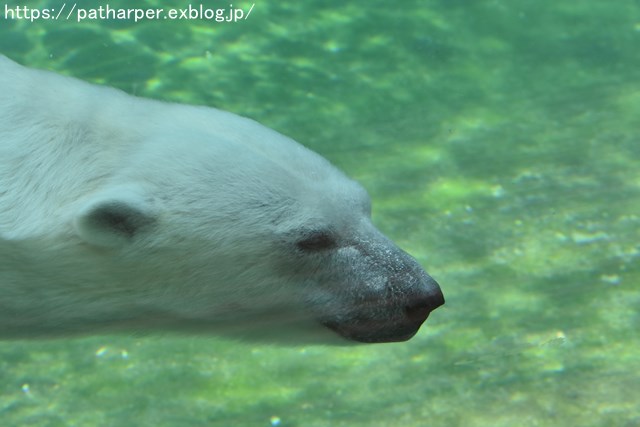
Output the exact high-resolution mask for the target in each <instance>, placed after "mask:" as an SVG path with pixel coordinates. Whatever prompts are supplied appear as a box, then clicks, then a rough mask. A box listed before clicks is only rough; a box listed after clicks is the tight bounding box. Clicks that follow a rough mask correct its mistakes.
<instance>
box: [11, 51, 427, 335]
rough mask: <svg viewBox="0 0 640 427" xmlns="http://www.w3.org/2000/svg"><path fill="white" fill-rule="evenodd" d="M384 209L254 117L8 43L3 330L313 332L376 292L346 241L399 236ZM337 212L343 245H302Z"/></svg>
mask: <svg viewBox="0 0 640 427" xmlns="http://www.w3.org/2000/svg"><path fill="white" fill-rule="evenodd" d="M369 210H370V207H369V199H368V197H367V195H366V192H365V191H364V190H363V189H362V188H361V187H360V186H359V185H358V184H357V183H355V182H354V181H352V180H350V179H348V178H347V177H345V176H344V175H343V174H342V173H340V172H339V171H338V170H336V169H335V168H334V167H332V166H331V165H330V164H329V163H328V162H327V161H326V160H324V159H323V158H321V157H320V156H318V155H316V154H315V153H313V152H311V151H309V150H307V149H306V148H304V147H302V146H301V145H299V144H297V143H296V142H294V141H292V140H291V139H289V138H286V137H284V136H282V135H280V134H278V133H276V132H274V131H272V130H269V129H267V128H265V127H263V126H261V125H259V124H258V123H256V122H254V121H252V120H249V119H246V118H242V117H239V116H237V115H234V114H231V113H227V112H223V111H220V110H216V109H213V108H207V107H196V106H187V105H177V104H169V103H162V102H158V101H152V100H146V99H140V98H135V97H132V96H129V95H127V94H125V93H123V92H120V91H118V90H115V89H110V88H106V87H99V86H94V85H90V84H87V83H84V82H81V81H79V80H75V79H72V78H67V77H63V76H60V75H56V74H53V73H50V72H46V71H39V70H33V69H28V68H25V67H22V66H20V65H18V64H16V63H14V62H12V61H10V60H9V59H7V58H5V57H2V56H0V337H3V336H4V337H12V336H16V337H29V336H38V335H43V336H49V335H56V334H59V333H63V334H65V333H75V332H93V331H101V330H107V331H109V330H114V329H121V328H127V329H132V328H133V329H149V328H154V329H173V328H178V329H184V328H187V329H195V330H198V329H202V330H215V331H219V332H221V333H225V334H229V335H234V336H235V335H239V336H240V335H247V334H248V335H251V333H247V331H248V330H257V331H259V332H257V333H255V334H253V335H254V336H255V335H261V334H267V336H270V334H271V333H273V334H274V335H276V336H279V337H280V338H282V337H284V338H285V339H287V337H292V338H291V339H292V340H294V341H296V340H298V339H301V338H302V339H304V340H307V338H309V337H310V336H311V335H312V331H313V333H315V332H319V331H325V328H323V327H319V326H318V327H316V326H317V325H318V323H317V320H318V319H319V318H323V316H325V314H326V313H329V314H330V316H329V317H331V318H335V319H338V318H344V317H349V316H348V314H346V313H348V312H349V310H350V309H349V305H350V304H353V301H354V300H356V299H357V298H358V295H361V293H362V292H365V291H361V290H359V289H358V287H359V286H361V287H366V286H367V285H366V283H365V284H364V285H363V283H364V281H363V280H361V278H354V277H349V276H351V275H354V274H355V275H358V274H360V273H359V272H357V271H356V272H355V273H354V272H353V271H350V267H349V265H354V263H353V262H351V261H349V262H346V261H345V262H346V264H345V262H343V261H341V260H340V259H341V258H340V257H341V256H344V257H345V259H350V258H349V257H351V256H353V254H351V253H349V254H347V252H344V254H345V255H340V251H346V250H347V248H348V247H350V246H353V245H352V244H351V243H350V242H355V241H361V242H367V241H369V239H371V240H375V241H382V240H380V239H384V238H383V237H381V236H380V235H379V233H378V232H377V231H376V230H375V229H374V228H373V226H371V224H370V222H369ZM323 227H324V228H326V229H331V230H332V231H334V232H335V234H336V235H337V236H340V237H339V241H340V242H341V244H340V246H339V247H336V248H334V250H332V251H330V255H329V252H328V251H317V253H311V254H304V253H301V251H300V250H298V249H296V242H297V241H299V240H300V238H301V236H302V235H304V234H305V233H306V232H307V231H309V230H314V229H318V228H323ZM305 230H306V231H305ZM384 241H385V242H387V241H386V240H384ZM389 244H390V243H389ZM411 268H413V267H411ZM327 269H328V270H330V271H325V270H327ZM318 271H320V273H318ZM416 271H417V270H416ZM345 276H346V277H345ZM373 282H375V281H370V282H369V283H373ZM366 292H368V291H366ZM319 333H320V335H319V336H320V337H321V338H318V339H320V340H325V339H328V338H327V337H328V336H329V335H330V334H329V333H327V334H325V333H324V332H319ZM266 339H271V338H268V337H267V338H266ZM274 339H279V338H278V337H276V338H274ZM312 340H313V338H312Z"/></svg>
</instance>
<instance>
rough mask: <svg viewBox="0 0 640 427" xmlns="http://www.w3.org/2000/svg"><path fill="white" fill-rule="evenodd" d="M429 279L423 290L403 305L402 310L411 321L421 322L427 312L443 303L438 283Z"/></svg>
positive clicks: (427, 315)
mask: <svg viewBox="0 0 640 427" xmlns="http://www.w3.org/2000/svg"><path fill="white" fill-rule="evenodd" d="M429 279H430V280H429V281H428V283H427V286H426V287H425V289H424V290H422V291H421V292H420V294H419V295H416V296H415V297H413V298H412V299H411V301H410V302H409V303H408V304H407V305H406V306H405V307H404V312H405V314H406V316H407V318H408V319H409V321H410V322H412V323H417V324H418V325H420V324H422V322H424V321H425V320H427V317H429V313H431V312H432V311H433V310H435V309H436V308H438V307H440V306H441V305H443V304H444V295H442V291H441V290H440V286H438V283H437V282H436V281H435V280H433V279H432V278H431V277H429Z"/></svg>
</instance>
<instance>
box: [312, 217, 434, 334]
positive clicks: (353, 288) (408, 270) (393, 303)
mask: <svg viewBox="0 0 640 427" xmlns="http://www.w3.org/2000/svg"><path fill="white" fill-rule="evenodd" d="M370 231H371V230H370ZM370 236H371V235H370ZM372 236H373V237H370V238H368V239H361V240H358V241H357V242H356V243H355V244H353V245H351V246H348V247H345V248H343V249H340V250H339V251H338V253H337V254H336V259H335V260H334V262H335V264H334V267H333V268H339V269H342V271H343V272H344V275H345V277H353V278H355V279H354V280H353V281H351V282H350V283H349V284H348V285H347V286H346V288H347V289H346V290H345V291H344V293H343V294H341V295H340V297H339V300H340V301H342V304H341V305H340V308H339V309H337V310H334V311H333V312H332V313H330V314H329V315H326V316H324V317H323V320H322V323H323V324H324V325H325V326H327V327H328V328H329V329H331V330H333V331H334V332H336V333H338V334H339V335H341V336H342V337H343V338H346V339H348V340H351V341H357V342H364V343H382V342H397V341H406V340H408V339H410V338H411V337H413V336H414V335H415V334H416V333H417V332H418V329H419V328H420V326H421V325H422V324H423V323H424V321H425V320H427V318H428V317H429V314H430V313H431V312H432V311H433V310H435V309H436V308H438V307H440V306H441V305H443V304H444V296H443V294H442V291H441V290H440V286H439V285H438V283H437V282H436V281H435V280H434V279H433V278H432V277H431V276H429V274H427V273H426V272H425V271H424V270H423V269H422V267H421V266H420V265H419V264H418V262H417V261H416V260H415V259H414V258H413V257H412V256H411V255H409V254H408V253H406V252H405V251H403V250H402V249H400V248H398V247H397V246H396V245H395V244H393V243H392V242H391V241H390V240H388V239H387V238H386V237H384V236H383V235H382V234H380V233H379V232H378V231H377V230H375V231H373V234H372ZM336 266H338V267H336Z"/></svg>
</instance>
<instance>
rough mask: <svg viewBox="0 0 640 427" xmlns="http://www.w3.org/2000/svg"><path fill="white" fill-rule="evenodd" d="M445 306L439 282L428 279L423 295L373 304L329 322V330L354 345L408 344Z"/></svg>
mask: <svg viewBox="0 0 640 427" xmlns="http://www.w3.org/2000/svg"><path fill="white" fill-rule="evenodd" d="M443 304H444V296H443V295H442V292H441V291H440V288H439V286H438V284H437V283H436V281H435V280H433V279H432V278H431V277H429V276H427V279H426V280H425V282H424V288H423V289H422V290H421V291H418V292H415V293H410V294H408V295H403V296H402V298H401V300H398V298H393V297H392V298H389V299H388V300H369V301H367V302H365V303H363V304H361V307H357V308H356V309H355V310H354V312H353V313H351V315H350V316H348V317H344V318H342V319H341V320H338V321H335V320H334V321H331V320H328V321H325V322H323V323H324V325H325V326H327V327H328V328H329V329H332V330H333V331H334V332H337V333H338V334H339V335H341V336H343V337H344V338H346V339H349V340H352V341H358V342H363V343H384V342H399V341H407V340H408V339H410V338H412V337H413V336H414V335H415V334H416V333H417V332H418V329H420V326H422V324H423V323H424V321H425V320H427V318H428V317H429V314H430V313H431V312H432V311H433V310H435V309H436V308H438V307H440V306H441V305H443Z"/></svg>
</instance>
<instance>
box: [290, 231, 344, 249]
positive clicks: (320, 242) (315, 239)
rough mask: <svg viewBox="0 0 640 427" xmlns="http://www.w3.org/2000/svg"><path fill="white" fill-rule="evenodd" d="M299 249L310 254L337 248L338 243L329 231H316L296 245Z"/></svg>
mask: <svg viewBox="0 0 640 427" xmlns="http://www.w3.org/2000/svg"><path fill="white" fill-rule="evenodd" d="M296 246H298V249H301V250H303V251H308V252H314V251H322V250H326V249H331V248H333V247H334V246H336V241H335V239H334V238H333V236H332V235H331V233H330V232H329V231H327V230H315V231H312V232H311V233H309V234H307V236H306V237H305V238H304V239H302V240H299V241H298V242H297V243H296Z"/></svg>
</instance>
